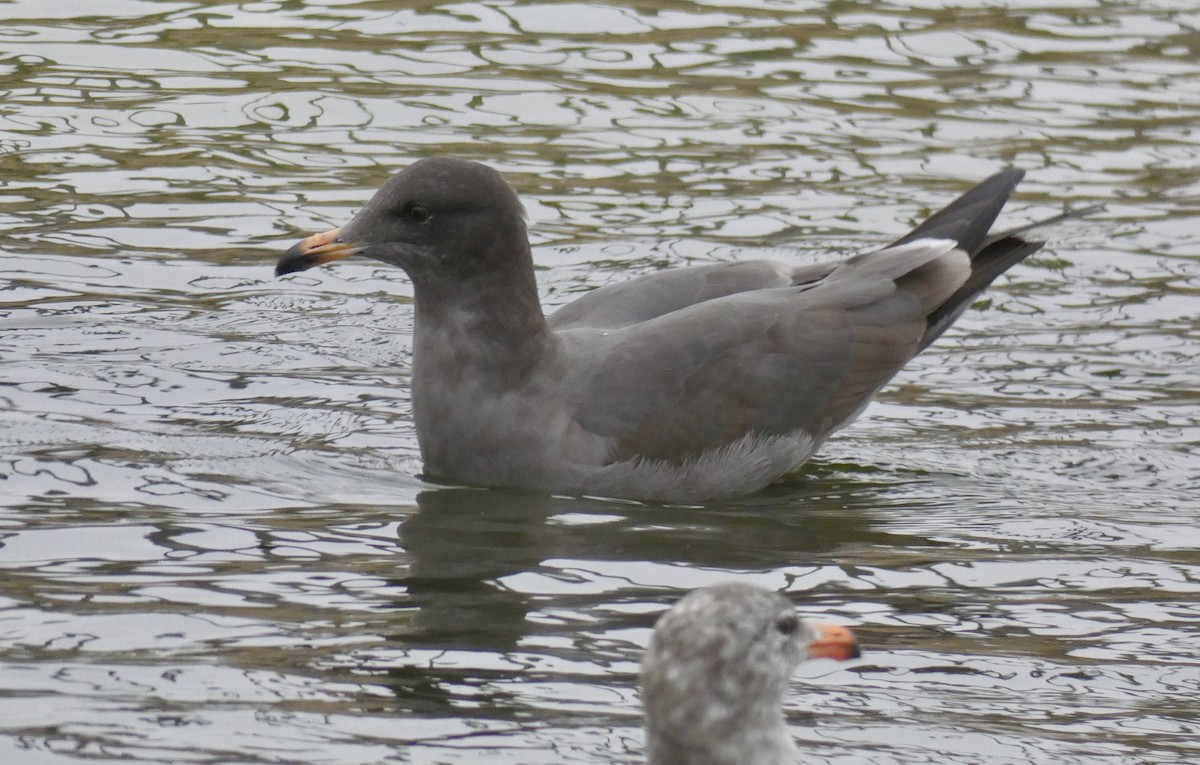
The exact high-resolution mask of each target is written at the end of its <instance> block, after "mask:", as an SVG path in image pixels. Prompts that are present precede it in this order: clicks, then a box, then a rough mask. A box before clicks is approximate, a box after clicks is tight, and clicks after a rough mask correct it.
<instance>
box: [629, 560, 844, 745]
mask: <svg viewBox="0 0 1200 765" xmlns="http://www.w3.org/2000/svg"><path fill="white" fill-rule="evenodd" d="M858 656H859V650H858V644H857V643H856V642H855V640H854V635H853V634H852V633H851V632H850V630H848V629H846V628H845V627H839V626H836V625H832V624H820V623H816V622H812V621H808V620H805V619H800V618H798V617H797V616H796V612H795V610H794V609H793V608H792V605H791V603H789V602H788V601H787V599H785V598H784V597H783V596H781V595H778V594H776V593H773V592H768V591H767V590H764V589H761V588H759V587H754V586H751V585H746V584H740V583H728V584H719V585H715V586H712V587H705V588H704V589H700V590H696V591H694V592H691V593H689V594H688V595H687V596H685V597H684V598H683V599H682V600H680V601H679V602H678V603H677V604H675V607H674V608H672V609H671V610H670V611H668V612H667V613H666V614H664V615H663V617H662V618H661V619H659V620H658V624H657V625H656V626H655V628H654V634H653V635H652V636H651V638H650V646H649V647H648V648H647V649H646V655H645V657H644V658H643V659H642V703H643V704H644V705H645V708H646V754H647V760H648V761H649V763H650V765H677V764H678V763H687V765H792V764H794V763H796V762H798V756H799V752H798V751H797V750H796V745H795V744H794V743H793V742H792V737H791V736H790V735H788V732H787V728H786V726H785V725H784V721H783V710H782V704H783V693H784V691H785V690H786V689H787V684H788V678H789V677H790V676H791V674H792V670H793V669H795V667H796V665H797V664H799V663H800V662H802V661H804V660H806V659H816V658H822V657H824V658H830V659H837V660H839V661H844V660H846V659H856V658H858Z"/></svg>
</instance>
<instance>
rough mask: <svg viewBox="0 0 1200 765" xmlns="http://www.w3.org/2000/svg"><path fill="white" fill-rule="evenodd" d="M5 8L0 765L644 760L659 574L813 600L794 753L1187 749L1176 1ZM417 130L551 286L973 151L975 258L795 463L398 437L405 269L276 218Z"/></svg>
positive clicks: (797, 246) (1199, 574) (339, 183)
mask: <svg viewBox="0 0 1200 765" xmlns="http://www.w3.org/2000/svg"><path fill="white" fill-rule="evenodd" d="M1004 5H1005V4H1000V3H972V2H961V3H949V4H947V3H942V2H925V1H924V0H914V2H912V3H909V4H899V3H866V2H861V3H855V2H837V3H834V2H817V1H813V2H785V1H784V0H729V2H722V1H721V0H711V1H709V2H700V3H690V2H689V3H685V2H663V1H659V0H645V1H644V2H631V3H627V4H624V5H619V4H613V3H571V2H541V3H538V2H527V1H526V0H485V1H484V2H462V3H445V4H440V3H437V2H399V1H395V2H389V1H387V0H377V1H375V2H352V1H348V0H324V1H323V2H316V1H314V2H299V1H298V0H287V1H285V2H253V3H244V4H240V5H239V4H222V3H217V2H158V1H157V0H106V2H103V3H99V2H87V1H86V0H61V1H59V0H55V2H52V3H50V2H44V1H43V0H8V1H6V2H0V225H2V227H3V228H2V232H3V234H2V236H0V505H2V507H3V509H2V510H0V567H2V568H3V573H2V574H0V581H2V583H3V584H2V589H0V761H2V762H4V763H18V764H21V765H24V764H25V763H30V764H33V765H41V764H42V763H68V762H81V761H85V760H86V761H89V762H97V761H99V762H120V763H322V764H324V763H338V764H341V763H378V762H391V761H397V762H399V761H403V762H414V763H434V762H437V763H478V762H483V761H486V762H489V763H491V762H498V763H521V764H522V765H525V764H529V763H543V762H545V763H551V762H563V761H566V762H581V763H583V762H623V763H632V762H638V761H640V760H641V757H642V750H643V741H642V734H641V729H640V718H639V714H640V713H639V702H638V695H637V690H636V671H637V662H638V660H639V658H640V655H641V652H642V649H643V647H644V646H645V643H646V640H647V638H648V635H649V629H650V627H651V625H652V624H653V621H654V619H655V617H656V616H657V614H659V613H660V612H661V611H662V609H664V608H665V607H667V606H668V605H669V604H670V603H672V602H674V600H675V599H677V598H678V597H679V595H680V594H681V593H682V592H684V591H685V590H687V589H690V588H692V587H696V586H699V585H702V584H705V583H709V582H713V581H717V580H723V579H730V578H737V579H743V580H747V581H753V582H758V583H761V584H763V585H766V586H768V587H772V588H776V589H780V590H784V591H786V592H787V593H789V595H790V596H791V597H792V598H793V599H794V600H795V602H796V603H797V605H798V607H799V608H800V609H801V610H802V611H803V612H805V613H809V614H820V615H824V616H827V617H829V618H832V619H834V620H838V621H841V622H844V623H848V624H853V625H856V629H857V631H858V633H859V635H860V638H861V639H862V641H863V643H864V644H865V646H866V649H867V653H866V655H865V656H864V658H863V659H862V660H861V661H860V662H854V663H851V664H848V665H838V666H834V665H830V664H827V663H818V664H813V665H809V666H806V667H804V668H802V669H801V671H800V672H799V674H798V676H797V677H796V679H795V682H794V683H793V686H792V690H791V692H790V693H789V695H788V699H787V710H786V711H787V716H788V720H789V722H790V724H791V726H792V729H793V731H794V733H795V735H796V737H797V739H799V741H800V744H801V747H802V749H803V750H804V751H805V753H806V756H807V758H808V760H809V761H812V762H822V763H865V762H869V763H882V764H888V763H925V762H939V763H986V764H988V765H993V764H998V763H1018V762H1043V763H1154V764H1155V765H1159V764H1162V763H1195V762H1197V761H1200V743H1198V742H1200V712H1198V711H1197V710H1198V709H1200V647H1198V646H1200V640H1197V636H1198V632H1200V630H1198V629H1197V627H1198V625H1200V526H1198V523H1197V521H1198V520H1200V509H1198V506H1200V490H1198V489H1197V484H1198V483H1200V478H1198V476H1200V457H1198V451H1200V449H1198V447H1197V443H1198V442H1200V426H1198V424H1197V389H1198V387H1200V350H1198V347H1197V338H1198V332H1197V328H1198V324H1200V319H1198V317H1200V267H1198V262H1197V258H1198V257H1200V255H1198V253H1200V63H1197V61H1200V10H1198V9H1197V6H1196V5H1195V3H1193V2H1190V0H1177V1H1176V0H1156V1H1153V2H1141V1H1135V0H1114V1H1113V2H1096V1H1095V0H1061V1H1060V2H1055V1H1054V0H1026V1H1024V2H1019V3H1011V4H1007V7H1004ZM440 153H453V154H457V155H461V156H466V157H469V158H473V159H478V160H480V161H484V162H487V163H489V164H491V165H493V166H495V167H497V168H499V169H501V170H502V171H503V172H504V173H505V174H506V175H507V176H508V177H509V178H510V179H511V181H512V183H513V185H514V186H515V187H516V188H517V190H518V191H519V192H520V194H521V195H522V198H523V200H524V202H525V205H526V208H527V209H528V212H529V216H530V221H531V228H532V232H533V236H534V237H535V244H536V251H535V257H536V258H537V260H538V262H539V264H540V266H541V270H540V273H539V279H540V282H541V286H542V290H543V296H544V298H545V300H546V301H547V303H549V304H558V303H562V302H564V301H566V300H568V299H569V298H570V297H571V296H572V295H574V294H577V293H579V292H582V291H584V290H587V289H589V288H592V287H595V286H597V285H601V284H606V283H609V282H612V281H616V280H620V279H625V278H628V277H629V276H631V275H635V274H639V273H646V272H649V271H653V270H655V269H658V268H662V267H667V266H672V265H680V264H685V263H704V262H713V261H718V260H726V259H732V258H737V257H748V256H761V255H769V256H771V257H778V258H784V259H789V260H792V261H794V262H797V263H800V262H807V261H810V260H812V259H814V258H816V257H818V256H819V255H821V254H826V255H828V254H834V255H848V254H850V253H853V252H856V251H858V250H860V249H863V248H867V247H870V246H872V245H873V244H878V243H881V242H885V241H889V240H890V239H891V238H895V237H896V236H898V235H899V234H901V233H903V232H904V231H905V230H906V228H907V227H908V226H910V225H911V224H912V223H913V222H915V221H916V220H918V219H919V218H921V217H922V216H923V215H925V214H928V213H929V212H930V211H931V210H932V209H934V208H936V207H937V206H940V205H941V204H943V203H945V202H946V201H948V200H949V199H950V198H951V197H952V196H953V195H954V194H955V193H958V192H960V191H962V190H963V189H965V188H966V187H967V186H968V185H969V184H970V183H971V182H973V181H976V180H979V179H981V178H982V177H984V176H985V175H986V174H988V173H990V172H992V171H994V170H996V169H998V168H1000V167H1002V166H1004V165H1008V164H1015V165H1019V166H1021V167H1024V168H1027V169H1028V171H1029V175H1028V177H1027V179H1026V182H1025V183H1024V184H1023V185H1022V186H1021V188H1020V190H1019V191H1018V194H1017V197H1016V198H1015V200H1014V203H1013V204H1012V205H1011V206H1010V210H1009V211H1008V213H1007V217H1006V220H1009V221H1012V222H1014V223H1019V222H1022V221H1027V220H1031V219H1033V218H1035V217H1037V216H1044V215H1049V214H1053V213H1055V212H1057V211H1059V210H1061V209H1063V208H1064V207H1070V206H1082V205H1085V204H1095V203H1102V204H1104V205H1106V207H1107V209H1106V212H1104V213H1103V214H1102V215H1099V216H1097V217H1096V219H1095V220H1094V221H1093V222H1091V223H1089V224H1086V225H1083V226H1077V227H1074V228H1072V229H1071V230H1069V231H1067V232H1064V234H1063V235H1062V236H1061V237H1059V239H1058V240H1056V241H1055V242H1054V243H1053V245H1052V246H1051V247H1049V248H1047V249H1046V250H1044V251H1043V252H1042V253H1039V254H1038V255H1037V256H1035V257H1034V258H1033V259H1032V261H1030V262H1029V263H1027V264H1024V265H1022V266H1018V267H1017V268H1015V269H1014V270H1013V271H1012V272H1011V274H1010V275H1009V276H1007V277H1005V278H1003V279H1001V281H1000V283H999V284H998V285H997V287H996V288H995V289H993V290H992V291H991V292H990V293H989V295H988V296H987V298H986V300H984V301H982V302H981V303H980V304H979V305H977V306H976V307H975V308H974V309H973V310H971V311H969V312H968V313H967V315H965V316H964V317H963V319H962V320H961V321H960V322H959V324H958V326H957V328H956V329H954V330H951V332H950V333H948V334H947V335H946V336H945V337H944V338H942V340H941V341H939V342H938V343H937V344H936V345H935V346H934V347H933V348H931V349H930V350H929V351H928V352H926V353H925V354H924V355H922V356H921V357H920V358H918V359H917V360H916V361H915V362H914V363H913V365H912V366H911V367H910V368H909V369H908V370H907V371H906V372H905V373H903V374H902V375H900V377H899V378H897V380H896V381H895V382H894V383H893V384H892V385H891V386H890V387H889V388H888V389H887V390H886V391H885V392H884V394H883V395H882V396H881V399H880V401H879V402H877V403H876V404H875V405H874V406H872V408H871V409H870V410H869V411H868V414H867V415H866V416H865V417H864V418H863V419H862V420H860V421H859V422H858V423H857V424H856V425H855V426H853V427H851V428H849V429H848V430H846V431H844V432H843V433H842V434H840V435H839V436H837V437H836V438H834V439H832V440H831V441H830V442H829V443H828V444H827V445H826V447H825V448H824V450H823V452H822V453H821V456H820V457H819V459H817V460H815V461H814V462H813V463H812V464H811V465H810V466H809V468H808V469H807V470H806V472H805V473H804V474H803V475H802V476H801V477H800V478H799V479H798V480H797V481H795V482H794V483H793V484H792V485H790V486H787V487H781V488H775V489H772V490H770V491H767V492H765V493H763V494H760V495H757V496H754V497H750V498H746V499H742V500H739V501H734V502H728V503H724V504H720V505H712V506H708V507H703V508H677V507H656V506H642V505H637V504H630V503H614V502H603V501H593V500H577V499H565V498H562V499H560V498H547V497H539V496H537V495H523V494H512V493H504V492H482V491H472V490H465V489H454V488H442V487H437V486H434V485H432V484H428V483H424V482H422V480H421V479H420V478H419V473H420V465H419V461H418V454H417V446H416V441H415V437H414V431H413V427H412V418H411V414H410V409H409V399H408V373H409V362H410V355H409V353H410V339H411V338H410V333H411V328H412V304H411V299H410V298H411V290H410V287H409V284H408V282H407V281H406V280H405V278H404V277H403V275H402V274H401V273H400V272H399V271H397V270H394V269H389V268H388V267H385V266H383V265H380V264H377V263H374V262H369V261H357V262H355V261H347V262H345V263H343V264H338V265H337V266H334V267H330V268H327V269H323V270H320V271H312V272H307V273H305V274H302V275H298V276H294V277H289V278H287V279H275V278H273V277H272V275H271V269H272V265H273V262H274V259H275V258H276V257H277V256H278V255H279V254H280V253H281V252H282V251H283V250H284V249H285V248H286V247H287V246H289V245H290V244H291V243H292V242H293V241H295V240H296V238H298V237H299V236H301V235H303V234H306V233H309V232H312V231H316V230H321V229H324V228H328V227H330V226H333V225H337V224H339V223H342V222H344V221H346V220H347V219H348V217H349V215H350V214H352V213H353V212H354V210H356V209H357V208H358V207H359V206H360V205H361V204H362V203H363V202H364V201H365V200H366V198H367V197H368V196H369V195H370V193H371V192H372V190H373V189H374V188H375V187H377V186H378V185H379V184H380V183H381V182H382V181H383V180H384V179H385V178H386V177H387V176H388V174H389V173H391V172H393V171H394V170H396V169H398V168H401V167H404V166H405V165H407V164H409V163H410V162H412V161H414V160H415V159H417V158H420V157H423V156H428V155H431V154H440Z"/></svg>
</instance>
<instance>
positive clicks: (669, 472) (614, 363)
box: [275, 158, 1088, 502]
mask: <svg viewBox="0 0 1200 765" xmlns="http://www.w3.org/2000/svg"><path fill="white" fill-rule="evenodd" d="M1023 174H1024V173H1023V171H1021V170H1016V169H1009V170H1004V171H1003V172H1000V173H997V174H996V175H993V176H992V177H991V178H988V179H987V180H986V181H984V182H983V183H981V184H979V185H978V186H976V187H975V188H973V189H971V190H970V191H968V192H967V193H966V194H964V195H963V196H961V197H959V198H958V199H957V200H955V201H954V202H952V203H951V204H950V205H949V206H948V207H946V208H945V209H944V210H942V211H940V212H938V213H936V214H935V215H933V217H931V218H929V219H928V220H927V221H925V222H924V223H922V224H921V225H920V226H918V227H917V228H916V229H914V230H913V231H912V232H911V233H909V234H908V235H906V236H904V237H902V238H901V239H898V240H896V241H895V242H893V243H892V244H890V245H888V246H887V247H884V248H882V249H878V250H873V251H871V252H867V253H864V254H861V255H858V256H856V257H853V258H850V259H849V260H846V261H842V262H836V263H822V264H818V265H806V266H799V267H797V266H792V265H788V264H785V263H777V262H772V261H767V260H751V261H743V262H739V263H725V264H718V265H706V266H697V267H692V268H678V269H672V270H667V271H663V272H661V273H656V274H651V275H648V276H643V277H641V278H637V279H631V280H629V281H627V282H624V283H619V284H615V285H611V286H606V287H602V288H600V289H597V290H595V291H593V292H590V293H588V294H586V295H584V296H583V297H581V298H579V299H578V300H576V301H574V302H573V303H570V304H568V305H566V306H563V307H562V308H561V309H559V310H558V311H556V312H555V313H554V314H552V315H551V316H550V317H548V318H546V317H544V316H543V314H542V309H541V306H540V304H539V302H538V293H537V285H536V283H535V281H534V275H533V260H532V257H531V255H530V249H529V240H528V237H527V235H526V230H525V221H524V217H523V214H522V209H521V204H520V202H519V201H518V200H517V195H516V194H515V193H514V192H513V190H512V188H510V187H509V185H508V184H507V183H506V182H505V180H504V178H503V177H501V175H500V174H499V173H497V172H496V171H495V170H492V169H491V168H488V167H486V166H484V165H481V164H478V163H475V162H468V161H465V160H459V159H450V158H430V159H423V160H421V161H419V162H417V163H415V164H413V165H411V166H410V167H408V168H406V169H405V170H403V171H401V172H399V173H397V174H396V175H394V176H393V177H392V178H391V179H389V180H388V182H387V183H386V184H384V186H383V188H382V189H380V190H379V192H378V193H376V194H375V196H374V197H372V198H371V200H370V201H369V202H368V203H367V205H366V206H365V207H364V208H363V209H362V211H361V212H359V214H358V215H356V216H355V217H354V219H353V220H351V221H350V222H349V223H348V224H346V225H345V226H344V227H342V228H339V229H334V230H332V231H327V232H325V233H322V234H315V235H313V236H310V237H308V238H307V239H305V240H304V241H302V242H300V243H298V244H296V245H295V246H294V247H292V248H291V249H290V250H288V252H287V254H285V255H284V256H283V257H282V258H281V259H280V260H279V264H278V266H277V267H276V269H275V273H276V274H287V273H291V272H293V271H301V270H303V269H306V268H309V267H311V266H315V265H319V264H322V263H327V262H329V261H332V260H338V259H340V258H344V257H347V256H349V255H354V254H363V255H367V256H369V257H372V258H375V259H377V260H381V261H383V262H385V263H391V264H393V265H397V266H400V267H401V268H403V269H404V270H405V271H406V272H408V275H409V277H410V278H411V279H412V282H413V289H414V293H415V301H416V328H415V348H414V352H413V372H412V401H413V413H414V417H415V419H416V426H417V439H418V441H419V442H420V446H421V455H422V457H423V458H424V461H425V470H426V473H427V474H428V475H429V476H431V477H434V478H442V479H448V480H451V481H456V482H461V483H467V484H475V485H480V486H496V487H514V488H527V489H540V490H547V491H552V492H559V493H566V494H590V495H599V496H608V497H624V498H630V499H645V500H660V501H672V502H696V501H703V500H709V499H715V498H720V497H729V496H734V495H738V494H744V493H747V492H751V491H755V490H757V489H760V488H762V487H764V486H766V485H767V484H769V483H771V482H772V481H775V480H777V479H779V478H781V477H782V476H785V475H787V474H788V473H791V472H793V471H795V470H796V469H797V468H799V467H800V466H801V465H802V464H803V463H804V461H805V460H807V459H808V458H809V457H810V456H811V455H812V453H813V452H814V451H815V450H816V448H817V447H818V446H819V445H820V444H821V442H822V441H824V440H825V438H826V437H828V436H829V435H830V434H831V433H832V432H834V431H835V430H837V429H839V428H841V427H842V426H844V425H846V424H847V423H849V422H850V421H851V420H853V419H854V418H855V417H856V416H857V415H858V414H859V412H861V411H862V410H863V408H864V407H865V406H866V405H867V404H868V403H869V402H870V400H871V398H872V397H873V396H874V395H875V393H876V392H877V391H878V390H879V389H880V388H881V387H882V386H883V385H884V384H885V383H886V382H887V381H888V380H890V379H891V378H892V376H893V375H895V374H896V372H897V371H899V370H900V369H901V368H902V367H903V366H904V364H905V363H907V362H908V360H909V359H911V358H912V357H913V356H915V355H916V354H917V353H918V352H919V351H920V350H921V349H923V348H925V346H927V345H929V343H931V342H932V341H933V340H934V339H936V338H937V337H938V336H939V335H941V334H942V332H944V331H945V330H946V328H947V327H948V326H950V324H951V323H952V322H953V321H954V320H955V319H956V318H957V317H958V315H959V314H960V313H962V311H963V310H965V309H966V308H967V306H969V305H970V304H971V302H972V301H973V300H974V299H975V297H976V296H977V295H978V294H979V293H980V292H982V291H983V290H984V289H985V288H986V287H987V286H988V285H989V284H990V283H991V282H992V280H993V279H995V278H996V277H997V276H999V275H1000V274H1001V273H1003V272H1004V271H1005V270H1007V269H1008V268H1009V267H1010V266H1012V265H1013V264H1015V263H1017V262H1019V261H1020V260H1022V259H1023V258H1025V257H1026V256H1028V255H1029V254H1030V253H1032V252H1034V251H1036V250H1037V249H1038V248H1040V247H1041V246H1042V244H1044V242H1042V241H1040V240H1037V239H1035V238H1029V237H1028V234H1029V233H1030V232H1031V231H1032V230H1033V229H1034V228H1036V227H1039V226H1043V225H1046V224H1048V223H1053V222H1056V221H1058V220H1061V219H1062V218H1065V217H1069V216H1073V215H1078V214H1081V213H1084V212H1088V211H1086V210H1081V211H1076V212H1074V213H1067V215H1063V216H1058V217H1056V218H1053V219H1050V220H1047V221H1042V222H1040V223H1037V224H1034V225H1031V226H1024V227H1021V228H1017V229H1012V230H1009V231H1003V232H1000V233H995V234H989V233H988V230H989V229H990V228H991V226H992V223H993V221H994V220H995V218H996V216H997V215H998V214H999V212H1000V208H1001V207H1002V206H1003V205H1004V203H1005V201H1006V200H1007V199H1008V197H1009V195H1010V194H1011V193H1012V191H1013V188H1014V187H1015V186H1016V184H1017V182H1018V181H1019V180H1020V179H1021V176H1022V175H1023Z"/></svg>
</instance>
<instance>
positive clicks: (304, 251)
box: [275, 228, 362, 276]
mask: <svg viewBox="0 0 1200 765" xmlns="http://www.w3.org/2000/svg"><path fill="white" fill-rule="evenodd" d="M341 233H342V230H341V229H340V228H335V229H332V230H330V231H323V232H321V233H320V234H313V235H312V236H310V237H308V238H307V239H302V240H301V241H299V242H297V243H296V244H294V245H292V248H291V249H290V250H288V251H287V252H286V253H284V255H283V257H282V258H280V259H279V262H278V263H276V264H275V275H276V276H283V275H284V274H290V273H294V272H296V271H304V270H305V269H309V268H312V267H313V266H320V265H324V264H325V263H331V262H333V261H335V260H341V259H342V258H348V257H350V256H351V255H353V254H355V253H356V252H360V251H361V250H362V245H361V244H357V243H355V242H341V241H338V236H339V235H340V234H341Z"/></svg>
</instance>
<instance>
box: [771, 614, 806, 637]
mask: <svg viewBox="0 0 1200 765" xmlns="http://www.w3.org/2000/svg"><path fill="white" fill-rule="evenodd" d="M799 626H800V620H798V619H797V618H796V617H795V616H790V615H789V616H781V617H779V620H778V621H777V622H775V629H777V630H779V634H781V635H791V634H792V633H794V632H795V631H796V629H797V628H798V627H799Z"/></svg>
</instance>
